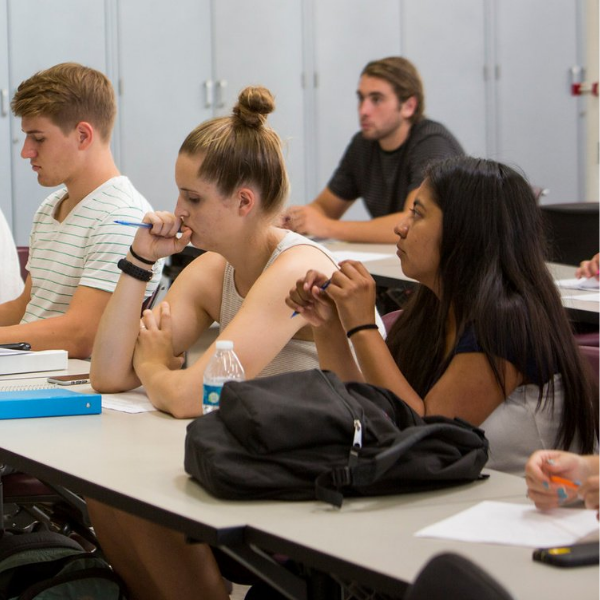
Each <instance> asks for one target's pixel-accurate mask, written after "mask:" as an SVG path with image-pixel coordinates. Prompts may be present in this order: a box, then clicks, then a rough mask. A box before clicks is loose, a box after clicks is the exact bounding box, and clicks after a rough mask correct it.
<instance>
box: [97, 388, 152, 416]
mask: <svg viewBox="0 0 600 600" xmlns="http://www.w3.org/2000/svg"><path fill="white" fill-rule="evenodd" d="M102 408H103V409H104V408H108V409H110V410H118V411H119V412H125V413H131V414H135V413H143V412H150V411H153V410H156V408H155V407H154V405H153V404H152V402H150V400H149V399H148V396H146V393H145V392H144V390H143V389H141V388H138V389H136V390H132V391H130V392H121V393H120V394H102Z"/></svg>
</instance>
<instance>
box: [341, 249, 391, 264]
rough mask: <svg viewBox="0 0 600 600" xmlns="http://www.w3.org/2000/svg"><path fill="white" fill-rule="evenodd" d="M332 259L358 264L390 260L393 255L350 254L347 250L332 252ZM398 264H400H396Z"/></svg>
mask: <svg viewBox="0 0 600 600" xmlns="http://www.w3.org/2000/svg"><path fill="white" fill-rule="evenodd" d="M331 254H333V257H334V258H335V260H336V261H337V262H341V261H343V260H360V262H369V261H370V260H381V259H382V258H390V257H391V256H394V255H393V254H384V253H381V252H379V253H375V252H350V251H348V250H338V251H337V252H332V253H331ZM398 264H400V262H398Z"/></svg>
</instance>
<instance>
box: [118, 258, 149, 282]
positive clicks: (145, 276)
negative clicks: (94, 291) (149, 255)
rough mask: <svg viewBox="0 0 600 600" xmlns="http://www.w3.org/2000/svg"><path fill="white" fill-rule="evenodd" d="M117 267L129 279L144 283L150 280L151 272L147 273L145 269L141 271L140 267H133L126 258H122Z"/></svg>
mask: <svg viewBox="0 0 600 600" xmlns="http://www.w3.org/2000/svg"><path fill="white" fill-rule="evenodd" d="M117 267H119V269H121V271H123V273H125V274H126V275H129V277H133V278H134V279H138V280H139V281H145V282H146V283H147V282H148V281H150V280H151V279H152V275H153V273H152V271H147V270H146V269H141V268H140V267H138V266H136V265H134V264H133V263H132V262H129V261H128V260H127V259H126V258H122V259H121V260H120V261H119V262H118V263H117Z"/></svg>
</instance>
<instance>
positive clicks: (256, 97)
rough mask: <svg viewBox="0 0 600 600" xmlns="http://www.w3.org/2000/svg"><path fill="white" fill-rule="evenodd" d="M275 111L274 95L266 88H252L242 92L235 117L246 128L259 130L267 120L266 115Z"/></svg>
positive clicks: (235, 107)
mask: <svg viewBox="0 0 600 600" xmlns="http://www.w3.org/2000/svg"><path fill="white" fill-rule="evenodd" d="M274 110H275V99H274V98H273V94H271V92H270V91H269V90H268V89H267V88H265V87H261V86H250V87H247V88H245V89H243V90H242V91H241V92H240V95H239V97H238V103H237V104H236V105H235V106H234V108H233V116H234V118H235V119H236V120H238V121H239V122H240V123H241V124H242V125H244V126H245V127H251V128H254V129H258V128H259V127H262V126H263V125H264V123H265V121H266V120H267V116H266V115H268V114H269V113H272V112H273V111H274Z"/></svg>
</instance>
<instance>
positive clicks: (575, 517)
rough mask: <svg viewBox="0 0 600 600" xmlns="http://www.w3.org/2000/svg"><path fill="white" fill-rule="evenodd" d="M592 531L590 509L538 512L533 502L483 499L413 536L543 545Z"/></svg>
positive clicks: (593, 521)
mask: <svg viewBox="0 0 600 600" xmlns="http://www.w3.org/2000/svg"><path fill="white" fill-rule="evenodd" d="M594 533H595V534H596V535H597V534H598V521H597V520H596V512H595V511H593V510H586V509H583V508H581V509H580V508H556V509H553V510H550V511H544V512H542V511H539V510H537V509H536V508H535V506H533V504H510V503H507V502H492V501H485V502H481V503H480V504H477V505H476V506H473V507H472V508H469V509H467V510H465V511H463V512H460V513H458V514H456V515H454V516H453V517H449V518H448V519H444V520H443V521H439V522H438V523H434V524H433V525H429V526H428V527H425V528H424V529H421V530H420V531H418V532H417V533H415V536H416V537H435V538H442V539H450V540H460V541H463V542H480V543H481V542H483V543H492V544H506V545H510V546H531V547H532V548H543V547H549V546H558V545H561V546H562V545H567V544H574V543H575V542H577V540H579V539H581V538H584V537H587V536H590V535H593V534H594Z"/></svg>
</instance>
